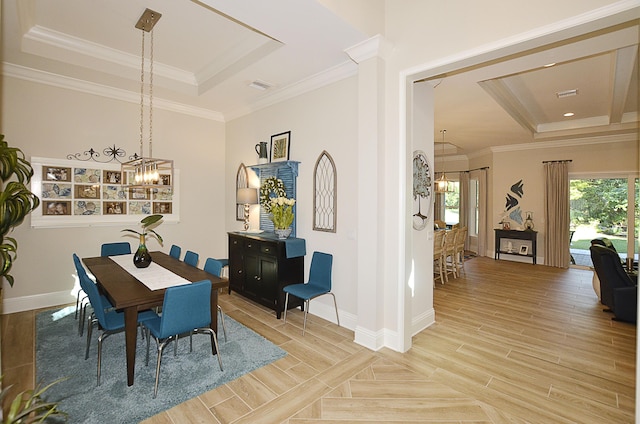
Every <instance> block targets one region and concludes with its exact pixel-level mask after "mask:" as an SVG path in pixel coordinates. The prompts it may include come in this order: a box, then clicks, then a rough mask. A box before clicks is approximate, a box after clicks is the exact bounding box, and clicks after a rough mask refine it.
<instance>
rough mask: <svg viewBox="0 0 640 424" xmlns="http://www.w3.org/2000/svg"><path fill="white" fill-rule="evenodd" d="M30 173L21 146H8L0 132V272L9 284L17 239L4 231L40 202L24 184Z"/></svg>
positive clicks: (30, 169) (11, 281)
mask: <svg viewBox="0 0 640 424" xmlns="http://www.w3.org/2000/svg"><path fill="white" fill-rule="evenodd" d="M31 177H33V168H32V167H31V164H30V163H29V161H28V160H26V159H25V157H24V153H23V152H22V150H20V149H18V148H16V147H9V144H8V143H7V142H6V141H5V139H4V135H3V134H0V180H1V182H0V234H1V235H2V242H1V244H0V260H1V261H2V262H0V276H2V277H4V278H6V279H7V281H8V282H9V285H10V286H12V287H13V283H14V280H13V276H12V275H11V274H9V272H10V271H11V266H12V265H13V261H14V260H15V259H16V257H17V250H18V242H17V241H16V239H14V238H13V237H8V236H7V234H9V233H10V232H11V230H13V229H14V228H15V227H17V226H18V225H20V224H22V222H23V221H24V218H25V217H26V216H27V215H28V214H29V213H30V212H31V211H32V210H34V209H35V208H37V207H38V206H39V205H40V199H38V196H36V195H35V194H33V193H32V192H31V191H29V189H28V188H27V186H26V185H27V184H29V181H31ZM10 180H11V181H10ZM5 183H6V185H5Z"/></svg>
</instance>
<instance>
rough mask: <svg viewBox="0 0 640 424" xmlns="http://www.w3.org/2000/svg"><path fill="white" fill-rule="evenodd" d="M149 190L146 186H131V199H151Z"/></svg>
mask: <svg viewBox="0 0 640 424" xmlns="http://www.w3.org/2000/svg"><path fill="white" fill-rule="evenodd" d="M150 198H151V197H150V196H149V190H148V189H146V188H130V189H129V199H131V200H149V199H150Z"/></svg>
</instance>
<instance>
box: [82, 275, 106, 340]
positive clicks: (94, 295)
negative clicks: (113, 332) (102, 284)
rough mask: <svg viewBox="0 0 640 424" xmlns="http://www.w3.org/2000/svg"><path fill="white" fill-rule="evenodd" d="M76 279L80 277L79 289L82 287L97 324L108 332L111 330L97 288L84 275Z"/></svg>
mask: <svg viewBox="0 0 640 424" xmlns="http://www.w3.org/2000/svg"><path fill="white" fill-rule="evenodd" d="M78 277H80V287H82V290H84V292H85V293H86V294H87V296H89V303H91V306H92V307H93V313H94V314H95V316H96V318H97V319H98V322H99V323H100V325H101V326H102V327H103V328H104V329H106V330H110V329H111V328H110V326H109V325H108V323H107V317H106V313H105V311H104V310H105V305H104V304H103V303H102V297H101V296H100V293H99V292H98V286H96V284H95V283H94V282H93V281H91V279H90V278H89V276H88V275H87V274H86V273H82V274H81V275H79V276H78Z"/></svg>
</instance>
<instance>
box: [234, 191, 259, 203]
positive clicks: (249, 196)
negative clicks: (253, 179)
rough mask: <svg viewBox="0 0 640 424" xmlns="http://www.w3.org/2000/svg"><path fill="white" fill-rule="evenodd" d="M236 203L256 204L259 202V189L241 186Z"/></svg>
mask: <svg viewBox="0 0 640 424" xmlns="http://www.w3.org/2000/svg"><path fill="white" fill-rule="evenodd" d="M236 203H237V204H239V205H247V204H249V205H255V204H256V203H258V190H257V189H255V188H239V189H238V192H237V194H236Z"/></svg>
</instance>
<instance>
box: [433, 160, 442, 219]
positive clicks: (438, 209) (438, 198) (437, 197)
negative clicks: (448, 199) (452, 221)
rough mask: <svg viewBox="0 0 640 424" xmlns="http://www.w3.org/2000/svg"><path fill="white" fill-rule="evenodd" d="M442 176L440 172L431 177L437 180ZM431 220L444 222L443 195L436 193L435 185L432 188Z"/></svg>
mask: <svg viewBox="0 0 640 424" xmlns="http://www.w3.org/2000/svg"><path fill="white" fill-rule="evenodd" d="M440 175H442V173H441V172H436V173H435V174H434V175H433V178H434V180H437V179H438V178H440ZM433 194H434V196H433V219H434V220H436V221H444V216H443V211H444V193H436V190H435V184H434V186H433Z"/></svg>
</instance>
